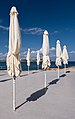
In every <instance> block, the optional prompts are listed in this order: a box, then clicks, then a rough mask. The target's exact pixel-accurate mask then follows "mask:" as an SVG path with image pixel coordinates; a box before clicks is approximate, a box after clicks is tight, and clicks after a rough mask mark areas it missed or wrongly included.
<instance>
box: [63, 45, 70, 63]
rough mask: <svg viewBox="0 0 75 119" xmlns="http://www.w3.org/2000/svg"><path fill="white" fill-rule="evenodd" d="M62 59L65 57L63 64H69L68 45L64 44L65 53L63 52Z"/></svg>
mask: <svg viewBox="0 0 75 119" xmlns="http://www.w3.org/2000/svg"><path fill="white" fill-rule="evenodd" d="M62 59H63V64H68V59H69V56H68V52H67V47H66V45H64V46H63V54H62Z"/></svg>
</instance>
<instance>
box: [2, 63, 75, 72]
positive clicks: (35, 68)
mask: <svg viewBox="0 0 75 119" xmlns="http://www.w3.org/2000/svg"><path fill="white" fill-rule="evenodd" d="M21 66H22V70H23V71H24V70H25V71H26V70H28V67H27V62H26V61H25V62H21ZM73 66H75V61H69V63H68V65H67V66H66V67H67V68H68V67H73ZM50 67H51V68H57V67H56V65H55V62H53V61H52V62H51V66H50ZM63 67H64V65H63V64H62V66H61V67H60V68H63ZM6 69H7V65H6V62H0V70H6ZM29 69H30V70H37V63H36V62H31V63H30V67H29ZM39 69H42V62H40V64H39Z"/></svg>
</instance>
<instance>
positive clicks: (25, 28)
mask: <svg viewBox="0 0 75 119" xmlns="http://www.w3.org/2000/svg"><path fill="white" fill-rule="evenodd" d="M12 6H15V7H16V8H17V11H18V12H19V16H18V19H19V24H20V28H21V34H22V48H21V55H24V53H25V52H26V51H27V48H30V49H31V52H32V55H33V56H35V54H36V51H37V50H39V49H41V47H42V40H43V39H42V38H43V37H42V36H43V32H44V30H45V29H46V30H47V31H48V32H49V41H50V52H51V53H50V54H51V59H52V60H54V59H55V47H56V41H57V40H58V39H59V40H60V41H61V47H63V45H64V44H66V45H67V48H68V52H69V57H70V60H74V61H75V1H74V0H5V1H4V0H0V58H1V57H2V55H3V56H6V53H7V51H8V40H9V30H8V28H9V22H10V17H9V12H10V9H11V7H12Z"/></svg>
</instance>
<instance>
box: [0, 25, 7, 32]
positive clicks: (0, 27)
mask: <svg viewBox="0 0 75 119" xmlns="http://www.w3.org/2000/svg"><path fill="white" fill-rule="evenodd" d="M0 29H3V30H6V31H8V29H9V27H5V26H2V25H0Z"/></svg>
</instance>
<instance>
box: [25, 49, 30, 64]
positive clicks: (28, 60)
mask: <svg viewBox="0 0 75 119" xmlns="http://www.w3.org/2000/svg"><path fill="white" fill-rule="evenodd" d="M26 59H27V66H30V49H28V52H27V58H26Z"/></svg>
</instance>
